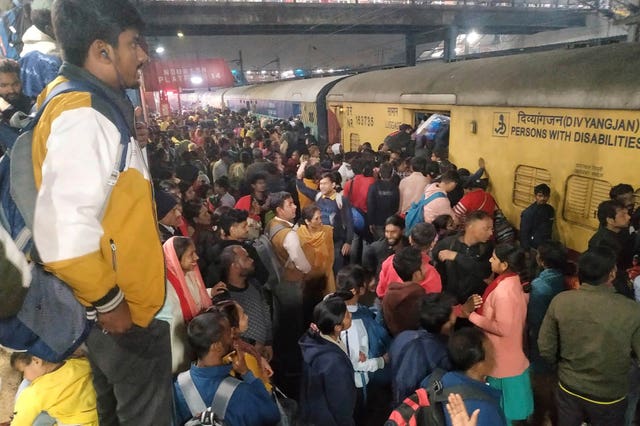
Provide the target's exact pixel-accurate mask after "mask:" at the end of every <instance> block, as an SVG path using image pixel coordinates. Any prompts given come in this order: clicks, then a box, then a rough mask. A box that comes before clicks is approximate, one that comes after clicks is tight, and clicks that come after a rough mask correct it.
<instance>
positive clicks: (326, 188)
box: [318, 172, 340, 195]
mask: <svg viewBox="0 0 640 426" xmlns="http://www.w3.org/2000/svg"><path fill="white" fill-rule="evenodd" d="M339 180H340V173H337V172H326V173H323V174H322V177H321V178H320V182H319V184H318V188H319V189H320V192H321V193H322V195H331V194H333V192H334V191H335V190H336V186H337V185H338V184H339V183H340V181H339Z"/></svg>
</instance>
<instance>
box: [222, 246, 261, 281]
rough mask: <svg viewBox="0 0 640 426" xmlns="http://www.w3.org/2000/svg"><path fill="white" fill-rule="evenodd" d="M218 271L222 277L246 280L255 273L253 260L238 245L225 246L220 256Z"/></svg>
mask: <svg viewBox="0 0 640 426" xmlns="http://www.w3.org/2000/svg"><path fill="white" fill-rule="evenodd" d="M220 269H221V270H222V276H224V277H226V278H227V279H228V278H229V277H231V276H234V277H242V278H247V277H249V276H250V275H251V274H253V272H254V271H255V266H254V265H253V259H252V258H251V257H249V253H247V250H245V248H244V247H242V246H240V245H232V246H227V247H225V248H224V250H222V253H221V254H220Z"/></svg>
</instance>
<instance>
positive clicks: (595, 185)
mask: <svg viewBox="0 0 640 426" xmlns="http://www.w3.org/2000/svg"><path fill="white" fill-rule="evenodd" d="M610 189H611V184H610V183H609V182H607V181H605V180H599V179H593V178H589V177H585V176H579V175H571V176H569V178H568V179H567V183H566V187H565V197H564V208H563V210H562V217H563V218H564V220H566V221H567V222H572V223H575V224H577V225H582V226H585V227H587V228H591V229H594V230H595V229H597V228H598V217H597V212H598V205H599V204H600V203H601V202H603V201H605V200H608V199H609V190H610Z"/></svg>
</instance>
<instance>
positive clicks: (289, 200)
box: [0, 0, 640, 426]
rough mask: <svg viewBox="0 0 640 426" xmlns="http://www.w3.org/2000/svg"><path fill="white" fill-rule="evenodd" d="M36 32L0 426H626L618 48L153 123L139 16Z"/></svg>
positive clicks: (631, 353)
mask: <svg viewBox="0 0 640 426" xmlns="http://www.w3.org/2000/svg"><path fill="white" fill-rule="evenodd" d="M36 3H37V4H38V5H44V6H45V7H44V8H43V9H39V8H37V7H35V5H36ZM34 7H35V10H36V11H38V10H40V11H43V12H42V13H43V15H41V17H42V19H44V20H45V25H42V28H41V29H38V23H41V21H39V20H38V19H33V22H34V27H35V28H36V30H37V31H39V32H41V33H42V36H43V37H44V36H48V37H49V39H50V40H51V41H49V43H55V44H58V45H59V47H60V50H61V52H62V57H61V58H58V60H59V61H60V62H61V63H58V62H56V58H57V56H55V55H52V54H51V52H47V53H43V52H42V51H40V50H37V49H35V50H33V52H36V54H35V55H34V56H33V57H30V59H34V61H28V60H24V61H23V60H21V61H20V63H18V62H16V61H13V60H10V59H2V60H0V99H1V100H0V107H1V108H2V111H3V113H2V123H0V141H1V142H2V145H3V151H4V152H5V154H4V156H3V157H2V159H1V160H0V213H1V214H0V224H1V225H2V228H1V229H0V242H2V247H3V251H2V254H3V255H2V258H1V259H0V260H1V263H0V264H1V266H2V271H3V272H2V274H3V278H2V282H1V283H0V290H1V291H0V294H2V295H3V297H2V300H0V307H1V308H2V309H1V310H0V313H1V316H0V345H1V346H2V348H0V350H1V351H2V356H3V359H4V361H5V362H6V363H8V364H9V366H10V367H11V369H13V371H14V373H13V374H9V373H7V374H4V375H3V377H2V378H3V380H2V382H1V383H0V385H1V386H2V389H1V390H2V392H3V394H2V395H3V401H2V403H3V404H6V405H9V406H10V407H11V409H10V411H11V412H10V413H6V414H5V413H3V415H6V416H7V417H6V418H0V422H5V423H3V424H11V425H31V424H38V425H45V424H46V425H52V424H66V425H69V424H74V425H75V424H82V425H85V424H86V425H97V424H105V425H120V424H121V425H125V424H126V425H134V424H135V425H151V424H154V425H157V424H163V425H165V424H166V425H183V424H191V425H197V424H226V425H230V426H235V425H256V426H258V425H310V426H311V425H316V426H325V425H365V426H375V425H383V424H385V425H390V426H392V425H431V424H433V425H439V424H447V425H454V426H458V425H460V426H463V425H464V426H466V425H480V426H498V425H511V424H518V425H525V424H530V425H549V424H552V425H582V424H589V425H593V426H598V425H606V426H615V425H634V424H637V423H636V418H637V405H638V399H640V370H639V368H638V359H637V354H638V353H640V309H639V307H638V302H640V265H639V264H638V262H639V261H638V256H640V237H639V236H638V234H637V229H638V228H639V227H640V215H639V214H638V210H637V209H636V191H635V188H634V187H638V183H637V179H636V178H635V176H634V175H633V172H632V170H633V165H634V164H635V161H634V160H635V156H634V149H635V142H634V143H633V144H632V142H631V140H632V139H633V138H636V136H635V135H636V134H637V133H638V132H639V131H640V126H639V125H638V119H637V118H636V115H637V113H636V112H635V110H634V108H635V107H634V105H636V104H635V103H637V102H638V101H637V97H636V99H635V100H634V99H633V98H634V95H635V94H637V90H636V86H637V83H633V82H632V79H631V78H630V77H629V76H630V75H632V73H633V71H635V69H636V67H635V66H634V65H635V62H637V61H638V60H640V59H636V57H637V56H640V55H635V56H633V55H632V54H633V53H637V50H638V47H637V45H634V44H629V45H621V46H614V47H609V48H606V47H600V48H595V49H585V50H584V51H577V52H544V53H540V54H536V56H531V57H527V58H519V59H518V58H515V57H514V58H511V57H510V58H491V59H486V60H478V62H469V63H455V64H431V65H426V66H425V68H421V67H414V68H407V69H402V70H386V71H378V72H373V73H365V74H361V75H354V76H346V77H345V76H341V77H325V78H318V79H312V80H300V81H293V82H281V83H273V85H262V86H248V87H237V88H231V89H225V90H221V91H219V92H216V93H214V95H213V96H214V98H215V102H211V103H207V102H206V101H203V100H202V99H200V100H197V101H193V102H191V101H188V100H183V101H182V103H181V105H180V108H179V109H178V110H177V111H166V110H165V111H162V109H158V110H152V111H149V106H148V105H145V108H134V105H133V104H132V102H131V100H130V98H129V97H128V96H127V95H126V93H125V89H136V88H138V87H139V81H138V79H139V70H140V69H141V68H142V67H144V65H145V64H146V62H147V61H148V59H149V57H148V54H147V50H146V44H145V42H144V40H143V38H142V33H141V31H142V30H143V28H144V23H143V20H142V17H141V16H140V15H139V13H138V12H137V11H136V9H135V8H134V7H133V5H132V4H131V3H129V2H128V1H127V0H111V1H106V0H56V1H55V2H53V5H51V2H47V1H43V2H34ZM51 8H52V11H51V10H50V9H51ZM34 16H35V17H36V18H37V16H38V14H37V12H36V15H34ZM46 16H49V21H46ZM47 22H48V23H49V24H50V25H49V26H47V25H46V24H47ZM72 24H73V25H72ZM63 29H64V30H63ZM34 31H35V30H34ZM53 36H55V40H54V38H53ZM41 41H42V40H41ZM40 48H42V45H40ZM593 57H601V58H609V61H602V62H599V63H597V64H593V66H592V67H591V68H590V69H589V70H583V71H584V72H582V73H581V74H580V76H579V77H576V75H575V74H570V75H562V74H561V73H559V74H558V75H553V76H549V75H546V76H545V75H541V74H540V72H539V71H540V70H541V69H543V68H548V67H552V68H553V67H555V68H557V69H561V68H560V67H563V66H564V67H566V66H568V65H567V64H573V66H577V64H581V63H587V61H589V60H590V59H591V58H593ZM532 58H533V59H532ZM622 58H627V60H626V62H623V61H622ZM60 59H61V60H60ZM532 60H533V61H534V65H531V63H532V62H531V61H532ZM611 63H615V64H619V65H620V66H619V69H618V72H617V74H615V75H609V78H608V79H607V81H601V80H598V76H601V75H603V72H604V71H605V70H607V67H609V68H610V67H611ZM60 65H61V67H60ZM57 67H60V69H59V71H58V70H57ZM527 68H530V69H529V70H528V71H527ZM52 69H54V70H55V72H51V70H52ZM564 69H565V70H567V69H568V68H564ZM514 70H516V71H519V72H520V74H519V75H518V76H516V77H514V74H513V72H514ZM481 71H482V72H484V73H485V74H484V75H482V74H481ZM527 72H528V74H526V78H527V81H528V82H529V83H531V85H532V86H531V87H533V89H532V88H531V87H530V86H529V85H522V84H519V82H520V81H521V79H522V78H524V77H523V76H525V73H527ZM443 75H447V76H448V79H446V80H445V79H443V78H442V76H443ZM473 76H475V79H473V81H472V77H473ZM34 77H36V78H35V79H34ZM383 82H387V83H388V84H383ZM452 82H453V83H452ZM595 83H599V86H598V87H596V86H594V84H595ZM633 84H635V86H634V85H633ZM509 85H510V86H509ZM302 89H306V92H305V95H304V96H302V97H298V98H292V97H291V93H294V92H296V91H298V90H302ZM411 90H413V92H411ZM416 92H419V93H416ZM296 93H297V92H296ZM214 98H211V99H214ZM139 100H140V97H138V101H139ZM134 102H135V99H134ZM140 106H142V105H140ZM152 109H153V108H152ZM32 110H33V111H39V113H38V115H36V116H35V118H33V117H32V119H31V120H32V121H31V122H29V120H28V118H27V121H26V123H27V124H24V123H25V122H20V120H18V118H21V119H22V120H25V117H26V115H27V114H28V113H29V112H30V111H32ZM20 113H22V114H20ZM16 114H17V115H16ZM16 117H17V118H16ZM18 135H19V136H18ZM552 135H555V136H552ZM576 135H578V136H576ZM593 135H595V136H593ZM576 137H577V138H578V139H576ZM608 141H609V142H608ZM611 141H615V142H611ZM631 145H633V146H631ZM541 148H544V150H542V149H541ZM550 153H551V154H550ZM605 154H606V155H605ZM24 176H27V177H29V179H26V180H25V179H24ZM16 379H17V380H16ZM18 383H19V385H18ZM8 384H15V385H18V386H13V385H8Z"/></svg>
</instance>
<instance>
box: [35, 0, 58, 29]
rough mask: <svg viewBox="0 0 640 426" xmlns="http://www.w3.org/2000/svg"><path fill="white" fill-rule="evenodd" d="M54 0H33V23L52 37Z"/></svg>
mask: <svg viewBox="0 0 640 426" xmlns="http://www.w3.org/2000/svg"><path fill="white" fill-rule="evenodd" d="M52 4H53V0H33V2H31V15H30V18H31V23H32V24H33V25H35V26H36V28H38V29H39V30H40V31H42V32H43V33H45V34H46V35H48V36H49V37H51V38H55V35H54V34H53V24H52V23H51V5H52Z"/></svg>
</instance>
